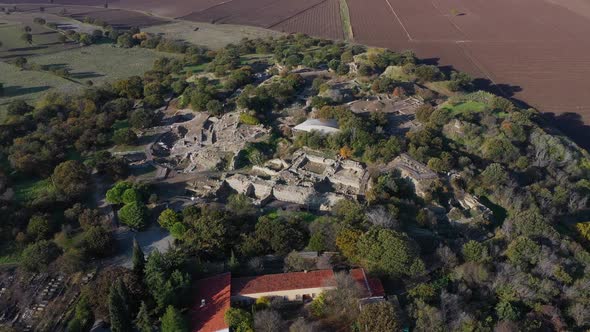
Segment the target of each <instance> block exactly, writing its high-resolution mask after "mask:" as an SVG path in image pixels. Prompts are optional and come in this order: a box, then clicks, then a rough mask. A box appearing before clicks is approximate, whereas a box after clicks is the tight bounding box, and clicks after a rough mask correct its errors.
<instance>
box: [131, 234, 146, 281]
mask: <svg viewBox="0 0 590 332" xmlns="http://www.w3.org/2000/svg"><path fill="white" fill-rule="evenodd" d="M131 261H132V262H133V272H134V273H135V274H136V275H138V276H143V273H144V269H145V255H144V254H143V250H141V246H139V243H138V242H137V239H135V238H134V239H133V256H132V259H131Z"/></svg>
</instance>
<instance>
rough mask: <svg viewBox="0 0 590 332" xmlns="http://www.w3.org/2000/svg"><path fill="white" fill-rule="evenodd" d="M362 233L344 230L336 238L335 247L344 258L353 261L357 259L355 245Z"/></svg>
mask: <svg viewBox="0 0 590 332" xmlns="http://www.w3.org/2000/svg"><path fill="white" fill-rule="evenodd" d="M361 235H362V233H361V232H360V231H357V230H353V229H344V230H342V231H341V232H340V233H338V236H337V237H336V246H337V247H338V249H340V251H341V252H342V254H344V256H345V257H347V258H348V259H350V260H355V258H356V257H357V254H358V252H357V243H358V240H359V239H360V237H361Z"/></svg>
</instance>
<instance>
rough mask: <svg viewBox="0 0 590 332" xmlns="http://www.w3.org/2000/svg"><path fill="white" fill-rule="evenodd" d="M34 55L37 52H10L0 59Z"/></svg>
mask: <svg viewBox="0 0 590 332" xmlns="http://www.w3.org/2000/svg"><path fill="white" fill-rule="evenodd" d="M33 55H35V54H34V53H20V54H18V53H17V54H8V55H4V56H1V57H0V59H3V60H9V59H14V58H19V57H29V56H33Z"/></svg>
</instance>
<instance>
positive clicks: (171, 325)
mask: <svg viewBox="0 0 590 332" xmlns="http://www.w3.org/2000/svg"><path fill="white" fill-rule="evenodd" d="M184 331H188V328H187V326H186V322H185V321H184V318H183V317H182V315H181V314H180V312H179V311H178V310H177V309H176V308H174V307H173V306H171V305H169V306H168V307H167V308H166V313H165V314H164V316H162V332H184Z"/></svg>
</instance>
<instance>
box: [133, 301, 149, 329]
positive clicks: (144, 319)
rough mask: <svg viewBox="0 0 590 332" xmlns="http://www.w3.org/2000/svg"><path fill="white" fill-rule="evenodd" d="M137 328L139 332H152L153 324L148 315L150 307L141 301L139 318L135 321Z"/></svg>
mask: <svg viewBox="0 0 590 332" xmlns="http://www.w3.org/2000/svg"><path fill="white" fill-rule="evenodd" d="M135 327H136V328H137V330H138V331H139V332H152V330H153V329H152V322H151V320H150V315H149V313H148V307H147V305H146V304H145V302H143V301H141V306H140V307H139V312H138V313H137V318H136V319H135Z"/></svg>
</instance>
